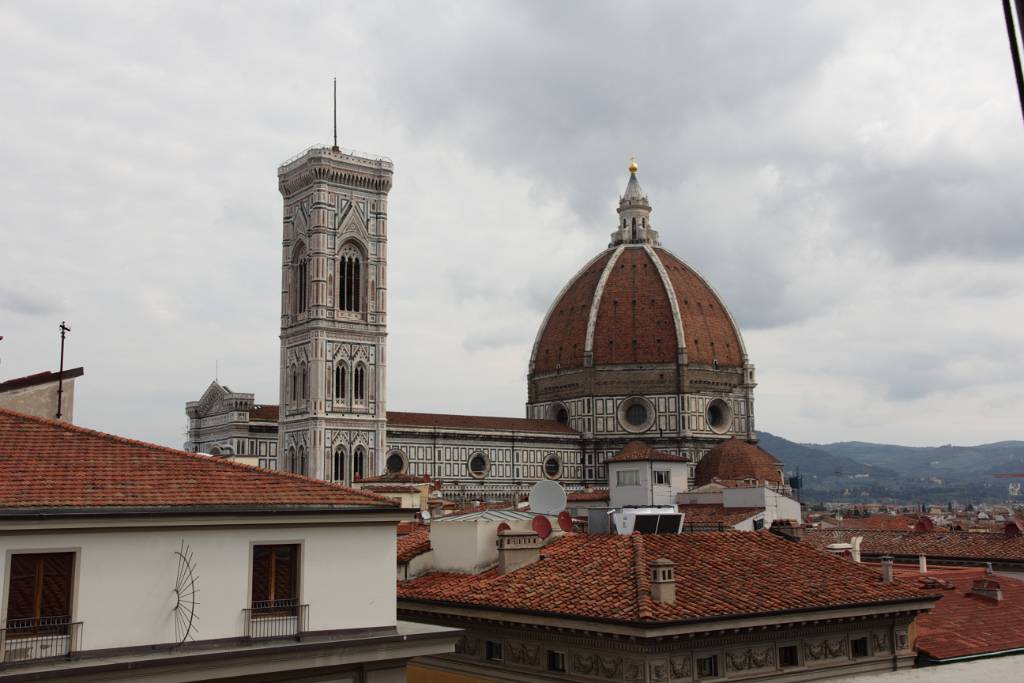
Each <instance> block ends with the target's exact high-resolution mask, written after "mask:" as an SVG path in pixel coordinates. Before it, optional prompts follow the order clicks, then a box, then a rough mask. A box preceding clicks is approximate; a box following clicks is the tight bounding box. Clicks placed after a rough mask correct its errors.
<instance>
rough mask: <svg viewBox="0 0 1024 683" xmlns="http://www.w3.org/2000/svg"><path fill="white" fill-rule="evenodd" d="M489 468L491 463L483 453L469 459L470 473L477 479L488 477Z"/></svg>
mask: <svg viewBox="0 0 1024 683" xmlns="http://www.w3.org/2000/svg"><path fill="white" fill-rule="evenodd" d="M489 467H490V463H489V462H487V456H486V455H484V454H483V453H476V454H475V455H473V457H471V458H470V459H469V473H470V474H471V475H473V476H474V477H476V478H477V479H483V478H484V477H486V476H487V469H488V468H489Z"/></svg>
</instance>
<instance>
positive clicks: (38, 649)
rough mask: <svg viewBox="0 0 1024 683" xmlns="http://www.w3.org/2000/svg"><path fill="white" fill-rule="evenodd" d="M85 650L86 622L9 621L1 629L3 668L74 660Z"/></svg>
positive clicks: (0, 661) (0, 660) (55, 619)
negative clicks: (77, 654)
mask: <svg viewBox="0 0 1024 683" xmlns="http://www.w3.org/2000/svg"><path fill="white" fill-rule="evenodd" d="M81 649H82V622H80V621H74V622H73V621H71V618H70V617H41V618H39V619H8V620H7V627H6V628H0V664H13V663H15V662H29V661H38V660H40V659H58V658H61V657H70V656H71V655H73V654H75V653H76V652H78V651H79V650H81Z"/></svg>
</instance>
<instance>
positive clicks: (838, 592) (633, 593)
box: [398, 531, 924, 623]
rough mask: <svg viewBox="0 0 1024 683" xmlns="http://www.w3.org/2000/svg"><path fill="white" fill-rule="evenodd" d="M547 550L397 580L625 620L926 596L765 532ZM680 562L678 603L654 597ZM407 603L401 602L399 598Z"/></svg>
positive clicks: (422, 593)
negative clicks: (483, 568)
mask: <svg viewBox="0 0 1024 683" xmlns="http://www.w3.org/2000/svg"><path fill="white" fill-rule="evenodd" d="M541 556H542V559H541V560H540V561H538V562H535V563H533V564H530V565H528V566H526V567H523V568H521V569H517V570H516V571H514V572H511V573H508V574H505V575H504V576H502V575H499V574H498V573H497V571H496V570H494V569H492V570H490V571H487V572H484V573H482V574H477V575H472V574H454V573H444V572H435V573H431V574H426V575H424V576H421V577H418V578H416V579H412V580H410V581H403V582H399V584H398V597H399V600H400V601H402V600H404V601H427V602H435V603H437V602H439V603H447V604H452V605H462V606H479V607H482V608H498V609H507V610H514V611H521V612H530V613H545V614H554V615H559V616H568V617H577V618H585V619H596V620H610V621H620V622H634V623H635V622H648V623H657V622H673V621H686V620H695V619H708V618H728V617H735V616H741V615H742V616H745V615H754V614H766V613H774V612H785V611H790V610H810V609H829V608H838V607H843V606H851V605H863V604H870V603H880V602H893V601H904V600H914V599H921V598H922V597H924V596H922V593H921V591H919V590H918V589H917V588H916V587H914V586H913V585H911V584H905V583H903V582H899V581H897V582H894V583H892V584H883V583H881V581H880V580H879V576H878V569H877V567H867V566H864V565H861V564H855V563H853V562H850V561H848V560H843V559H840V558H838V557H832V556H830V555H827V554H825V553H822V552H820V551H818V550H815V549H814V548H810V547H808V546H806V545H803V544H800V543H792V542H790V541H786V540H784V539H781V538H779V537H777V536H774V535H773V534H771V533H769V532H765V531H761V532H740V531H723V532H694V533H685V534H652V535H640V534H634V535H632V536H605V535H600V536H598V535H586V534H567V535H565V536H564V537H562V538H561V539H560V540H558V541H556V542H554V543H552V544H550V545H548V546H546V547H544V548H543V549H542V550H541ZM660 558H667V559H669V560H671V561H673V562H674V563H675V575H676V600H675V603H674V604H665V603H655V602H653V601H652V600H651V598H650V585H649V584H650V580H649V572H650V563H651V562H652V561H653V560H656V559H660ZM400 606H401V605H400Z"/></svg>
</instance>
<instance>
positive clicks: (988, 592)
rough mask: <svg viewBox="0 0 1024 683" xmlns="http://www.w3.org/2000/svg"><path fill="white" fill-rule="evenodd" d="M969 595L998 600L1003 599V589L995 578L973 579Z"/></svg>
mask: <svg viewBox="0 0 1024 683" xmlns="http://www.w3.org/2000/svg"><path fill="white" fill-rule="evenodd" d="M970 595H977V596H978V597H979V598H988V599H989V600H995V601H996V602H999V601H1000V600H1002V599H1003V589H1002V588H1000V587H999V582H998V581H996V580H995V579H975V580H974V583H973V584H972V585H971V590H970Z"/></svg>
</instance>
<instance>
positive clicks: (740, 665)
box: [725, 646, 775, 672]
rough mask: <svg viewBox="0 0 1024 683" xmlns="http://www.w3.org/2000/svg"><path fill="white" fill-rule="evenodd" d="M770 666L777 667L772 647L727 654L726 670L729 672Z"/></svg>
mask: <svg viewBox="0 0 1024 683" xmlns="http://www.w3.org/2000/svg"><path fill="white" fill-rule="evenodd" d="M769 666H775V648H774V647H772V646H766V647H757V648H754V647H748V648H745V649H743V650H730V651H728V652H726V653H725V668H726V671H729V672H734V671H748V670H750V669H764V668H765V667H769Z"/></svg>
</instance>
